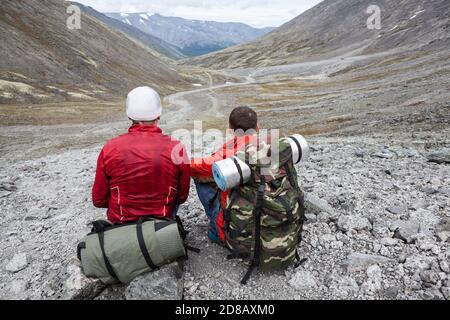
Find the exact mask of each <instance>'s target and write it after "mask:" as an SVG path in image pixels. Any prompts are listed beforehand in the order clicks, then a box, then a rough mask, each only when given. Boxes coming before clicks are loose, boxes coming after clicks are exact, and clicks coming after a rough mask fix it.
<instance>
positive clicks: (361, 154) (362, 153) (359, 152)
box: [355, 149, 364, 158]
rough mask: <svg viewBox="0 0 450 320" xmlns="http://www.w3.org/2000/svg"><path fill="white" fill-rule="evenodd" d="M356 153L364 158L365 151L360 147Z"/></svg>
mask: <svg viewBox="0 0 450 320" xmlns="http://www.w3.org/2000/svg"><path fill="white" fill-rule="evenodd" d="M355 155H356V156H357V157H358V158H363V157H364V151H362V150H361V149H358V150H356V151H355Z"/></svg>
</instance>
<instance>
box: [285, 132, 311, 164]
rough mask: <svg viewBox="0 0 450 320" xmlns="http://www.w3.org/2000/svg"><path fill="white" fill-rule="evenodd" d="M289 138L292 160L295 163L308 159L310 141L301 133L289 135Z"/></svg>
mask: <svg viewBox="0 0 450 320" xmlns="http://www.w3.org/2000/svg"><path fill="white" fill-rule="evenodd" d="M287 139H288V141H289V144H290V145H291V149H292V158H293V159H292V160H293V161H294V163H295V164H298V163H300V162H304V161H306V160H308V158H309V153H310V151H309V145H308V141H306V139H305V138H304V137H303V136H302V135H300V134H294V135H293V136H290V137H287Z"/></svg>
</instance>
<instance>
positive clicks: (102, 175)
mask: <svg viewBox="0 0 450 320" xmlns="http://www.w3.org/2000/svg"><path fill="white" fill-rule="evenodd" d="M109 198H110V186H109V180H108V176H107V175H106V170H105V165H104V161H103V150H102V152H100V155H99V156H98V160H97V171H96V173H95V182H94V186H93V187H92V203H93V204H94V206H95V207H97V208H108V206H109Z"/></svg>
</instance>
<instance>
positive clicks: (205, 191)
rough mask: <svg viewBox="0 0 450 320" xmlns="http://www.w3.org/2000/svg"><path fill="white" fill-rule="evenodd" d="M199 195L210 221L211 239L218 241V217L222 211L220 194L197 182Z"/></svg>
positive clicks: (205, 184) (209, 186)
mask: <svg viewBox="0 0 450 320" xmlns="http://www.w3.org/2000/svg"><path fill="white" fill-rule="evenodd" d="M195 186H196V188H197V194H198V197H199V199H200V202H201V203H202V205H203V208H204V209H205V212H206V215H207V216H208V219H209V221H210V224H209V226H210V234H209V235H210V238H214V239H212V240H216V239H218V230H217V217H218V215H219V211H220V194H218V193H217V189H216V188H214V187H213V186H211V185H210V184H207V183H200V182H195Z"/></svg>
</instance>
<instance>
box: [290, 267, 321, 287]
mask: <svg viewBox="0 0 450 320" xmlns="http://www.w3.org/2000/svg"><path fill="white" fill-rule="evenodd" d="M289 284H290V285H291V286H292V287H293V288H295V289H297V290H299V291H304V290H311V289H315V288H317V281H316V279H315V278H314V276H313V275H312V273H311V272H309V271H302V270H300V271H297V272H296V273H295V274H294V276H293V277H292V278H291V279H290V280H289Z"/></svg>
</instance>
